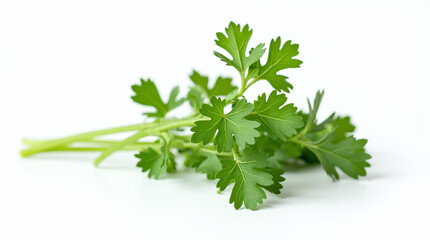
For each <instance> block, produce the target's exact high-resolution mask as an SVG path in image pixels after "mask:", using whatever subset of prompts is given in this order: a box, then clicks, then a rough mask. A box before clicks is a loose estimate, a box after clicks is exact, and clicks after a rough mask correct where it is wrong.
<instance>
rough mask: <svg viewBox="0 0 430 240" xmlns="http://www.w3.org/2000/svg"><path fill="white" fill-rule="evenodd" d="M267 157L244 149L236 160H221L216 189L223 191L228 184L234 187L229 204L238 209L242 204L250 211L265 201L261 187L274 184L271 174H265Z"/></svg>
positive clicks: (264, 194)
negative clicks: (221, 166) (232, 184)
mask: <svg viewBox="0 0 430 240" xmlns="http://www.w3.org/2000/svg"><path fill="white" fill-rule="evenodd" d="M266 159H267V155H266V154H264V153H261V152H259V153H252V152H251V151H250V150H249V149H245V151H244V152H243V154H242V156H241V157H240V158H239V159H237V160H230V159H224V160H221V163H222V165H223V168H222V169H221V171H219V172H218V174H217V176H216V177H217V178H219V181H218V183H217V187H218V188H219V189H220V190H221V191H224V190H225V189H226V188H227V186H228V185H230V183H232V182H234V187H233V190H232V192H231V196H230V203H234V207H235V208H236V209H239V208H240V207H241V206H242V205H243V204H245V207H246V208H248V209H251V210H256V209H257V204H262V203H263V199H266V193H265V192H264V190H263V189H262V186H271V185H273V184H274V182H273V180H272V179H273V176H272V174H270V173H268V172H266V171H265V170H266V169H265V167H266V166H267V164H268V163H267V160H266Z"/></svg>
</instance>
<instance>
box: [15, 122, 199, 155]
mask: <svg viewBox="0 0 430 240" xmlns="http://www.w3.org/2000/svg"><path fill="white" fill-rule="evenodd" d="M200 119H202V117H201V116H197V117H189V118H183V119H172V120H167V121H164V122H161V123H143V124H135V125H129V126H123V127H116V128H110V129H103V130H98V131H92V132H87V133H81V134H77V135H72V136H68V137H64V138H59V139H54V140H49V141H46V142H41V143H40V144H35V145H32V146H31V147H30V148H28V149H25V150H22V151H21V152H20V153H21V156H23V157H26V156H30V155H32V154H35V153H38V152H43V151H46V150H48V149H51V148H55V147H57V146H64V145H68V144H70V143H72V142H78V141H81V140H87V139H91V138H94V137H97V136H101V135H108V134H114V133H120V132H129V131H136V130H144V129H148V130H151V132H154V133H156V132H159V131H165V130H168V129H172V128H179V127H184V126H193V125H194V122H195V121H197V120H200ZM149 135H150V134H149Z"/></svg>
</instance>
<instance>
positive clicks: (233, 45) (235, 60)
mask: <svg viewBox="0 0 430 240" xmlns="http://www.w3.org/2000/svg"><path fill="white" fill-rule="evenodd" d="M225 32H226V34H227V36H226V35H224V34H223V33H221V32H219V33H217V34H216V36H217V38H218V39H217V40H215V43H216V45H218V46H219V47H221V48H223V49H225V50H226V51H227V52H228V53H230V55H231V56H232V59H230V58H228V57H226V56H224V55H223V54H221V53H219V52H214V54H215V56H217V57H219V58H220V59H221V61H224V62H226V63H227V65H229V66H233V67H234V68H236V69H237V70H238V71H239V72H241V73H243V74H244V73H245V71H246V69H247V68H248V67H249V66H251V64H253V63H254V62H256V61H258V60H259V59H260V58H261V57H262V56H263V54H264V52H265V51H266V49H264V44H262V43H261V44H258V45H257V47H255V49H254V50H253V51H252V53H250V54H249V56H246V52H247V50H246V48H247V46H248V42H249V39H250V38H251V35H252V30H251V29H249V26H248V24H247V25H245V26H244V27H243V29H242V28H241V27H240V25H236V24H235V23H233V22H230V24H229V25H228V28H226V29H225Z"/></svg>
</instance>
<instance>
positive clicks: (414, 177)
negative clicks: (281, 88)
mask: <svg viewBox="0 0 430 240" xmlns="http://www.w3.org/2000/svg"><path fill="white" fill-rule="evenodd" d="M429 12H430V5H429V3H428V1H388V0H387V1H375V0H373V1H356V2H353V1H296V2H293V1H265V2H264V3H263V1H247V2H239V1H210V2H209V1H208V2H205V1H158V2H157V3H155V1H148V2H144V1H117V2H114V1H88V0H85V1H44V0H39V1H19V0H15V1H0V116H1V117H0V146H1V148H0V149H1V153H0V161H1V162H0V163H1V164H0V239H120V238H121V239H163V238H164V239H166V238H167V237H169V238H170V239H180V238H184V239H231V238H233V237H235V238H236V239H245V238H246V239H253V238H261V237H266V238H267V237H270V238H272V237H273V238H275V237H278V238H283V239H430V238H429V237H430V233H429V230H428V227H429V226H430V194H429V184H430V180H429V172H430V158H429V157H428V148H429V144H430V142H429V140H428V136H429V134H430V133H429V129H430V127H429V123H430V121H429V113H428V111H429V110H428V109H429V107H428V105H429V100H428V99H429V98H428V97H427V96H426V94H428V92H429V91H430V88H429V83H428V82H429V77H430V74H429V73H430V71H429V70H428V66H429V60H430V58H429V56H430V51H429V49H430V48H429V47H428V44H429V42H430V41H429V40H430V38H429V36H430V34H429V31H430V30H429V29H430V24H429V23H430V17H429ZM230 20H233V21H236V22H238V23H242V24H243V23H249V24H250V26H251V28H253V29H254V34H253V37H252V40H251V42H250V46H255V45H256V44H258V43H260V42H265V43H266V45H267V44H268V43H269V41H270V39H271V38H274V37H277V36H281V37H282V39H283V40H288V39H291V40H293V42H295V43H299V44H300V49H299V50H300V55H299V59H301V60H303V62H304V63H303V65H302V68H300V69H291V70H287V71H285V74H286V75H288V76H289V77H290V81H291V83H292V84H293V85H294V87H295V89H294V91H293V92H292V93H291V94H289V99H290V101H292V102H294V103H295V104H296V105H297V106H299V107H300V108H304V107H305V106H306V105H305V103H306V97H313V96H314V94H315V92H316V90H318V89H322V88H324V89H325V91H326V96H325V98H324V100H323V103H322V107H321V112H320V113H321V114H320V119H322V118H323V117H326V116H328V114H330V113H331V112H332V111H337V112H339V113H342V114H347V115H351V116H352V119H353V122H354V123H355V124H356V125H358V128H357V137H359V138H368V139H369V143H368V148H367V149H368V151H369V152H370V153H371V154H372V155H373V158H372V159H371V161H370V162H371V164H372V167H371V168H370V169H369V170H368V176H367V177H365V178H362V179H360V180H358V181H356V180H352V179H349V178H346V177H345V176H343V175H342V177H341V180H340V181H338V182H332V181H331V179H330V178H329V177H327V176H326V175H325V173H324V172H323V170H322V169H321V168H320V167H317V168H311V169H305V170H294V171H293V170H290V171H288V172H287V174H286V175H285V176H286V178H287V180H286V182H285V183H284V191H283V193H282V194H281V195H280V196H275V195H271V194H269V196H268V200H266V201H265V204H264V205H262V206H261V207H260V208H259V210H258V211H248V210H244V209H242V210H239V211H236V210H234V208H233V206H232V205H230V204H228V198H229V192H226V193H223V194H217V193H216V191H217V189H216V188H215V184H216V182H215V181H207V180H206V179H205V176H204V175H201V174H196V173H194V172H193V170H186V169H182V168H181V169H179V171H178V172H177V173H175V174H172V175H169V176H167V177H166V178H164V179H162V180H158V181H156V180H153V179H148V178H147V176H146V174H142V173H141V172H139V169H137V168H135V163H136V160H135V159H134V158H133V153H132V152H130V153H122V154H115V155H113V156H112V157H110V158H109V159H107V160H106V161H105V162H103V164H102V165H101V166H100V167H99V168H94V167H93V166H92V163H91V161H92V159H94V158H95V157H96V156H97V155H96V154H42V155H38V156H35V157H33V158H29V159H21V158H20V157H19V155H18V151H19V150H20V149H22V148H23V145H22V144H21V143H20V140H21V139H22V138H24V137H30V138H52V137H60V136H63V135H67V134H72V133H77V132H81V131H87V130H93V129H99V128H106V127H112V126H117V125H124V124H132V123H138V122H141V121H142V120H143V119H142V116H141V112H143V111H144V110H146V109H144V108H143V107H141V106H138V105H136V104H134V103H132V102H131V100H130V98H129V97H130V95H131V90H130V85H132V84H135V83H137V82H138V80H139V78H140V77H145V78H146V77H151V79H153V80H154V81H156V83H157V84H158V86H159V87H160V89H161V94H162V95H163V96H164V97H167V94H168V92H169V91H170V88H171V87H172V86H173V85H180V86H181V88H182V90H184V91H182V93H183V94H184V92H185V89H186V88H187V87H188V86H189V85H190V81H189V80H188V78H187V76H188V75H189V74H190V72H191V71H192V69H193V68H195V69H198V70H200V71H201V72H202V73H204V74H208V75H210V76H211V78H212V79H213V78H215V77H216V76H217V74H220V73H222V74H223V75H225V76H233V77H234V78H235V79H236V84H237V76H236V75H235V72H234V71H233V70H232V69H230V68H229V67H227V66H225V65H224V64H223V63H222V62H220V61H219V60H218V59H217V58H216V57H214V56H213V54H212V51H213V50H215V49H216V47H215V44H214V39H215V32H218V31H223V29H224V27H226V26H227V24H228V23H229V21H230ZM262 90H264V91H266V92H268V91H270V86H269V85H268V84H266V83H263V82H261V83H258V84H257V85H256V86H254V87H252V88H251V89H250V91H249V93H248V94H247V96H248V97H249V99H254V98H255V97H256V95H257V94H259V93H261V91H262ZM184 111H185V112H186V111H188V110H187V108H184V110H183V111H180V112H179V114H183V112H184Z"/></svg>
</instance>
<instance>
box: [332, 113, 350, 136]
mask: <svg viewBox="0 0 430 240" xmlns="http://www.w3.org/2000/svg"><path fill="white" fill-rule="evenodd" d="M333 127H334V128H335V131H334V134H335V136H334V137H333V142H335V143H336V142H340V141H342V140H343V139H345V138H347V136H348V134H349V133H352V132H354V130H355V126H354V125H352V123H351V118H350V117H348V116H347V117H340V116H338V117H337V118H336V119H335V120H334V122H333Z"/></svg>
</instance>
